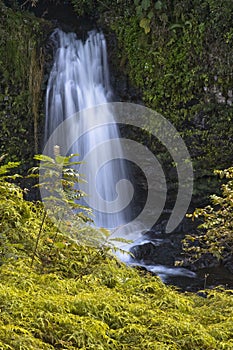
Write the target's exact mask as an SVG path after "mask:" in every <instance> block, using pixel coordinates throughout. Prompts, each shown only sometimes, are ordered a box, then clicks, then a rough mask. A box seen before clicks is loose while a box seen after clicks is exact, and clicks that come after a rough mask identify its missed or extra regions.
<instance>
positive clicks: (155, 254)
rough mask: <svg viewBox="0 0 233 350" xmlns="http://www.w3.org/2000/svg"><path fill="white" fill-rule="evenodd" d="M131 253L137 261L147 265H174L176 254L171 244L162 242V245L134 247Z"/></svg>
mask: <svg viewBox="0 0 233 350" xmlns="http://www.w3.org/2000/svg"><path fill="white" fill-rule="evenodd" d="M130 251H131V253H132V254H133V255H134V257H135V259H136V260H137V261H140V262H143V263H144V264H146V265H153V264H161V265H166V266H173V265H174V261H175V254H174V249H173V246H172V244H171V243H170V242H162V243H161V244H156V243H152V242H150V243H145V244H142V245H138V246H134V247H132V248H131V250H130Z"/></svg>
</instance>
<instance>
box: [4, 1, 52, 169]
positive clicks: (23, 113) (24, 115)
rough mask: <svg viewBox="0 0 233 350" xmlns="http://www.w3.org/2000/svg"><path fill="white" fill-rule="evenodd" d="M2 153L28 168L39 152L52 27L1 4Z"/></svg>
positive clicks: (27, 14)
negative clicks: (45, 56)
mask: <svg viewBox="0 0 233 350" xmlns="http://www.w3.org/2000/svg"><path fill="white" fill-rule="evenodd" d="M0 17H1V25H0V37H1V39H0V40H1V45H0V47H1V48H0V57H1V68H0V81H1V89H0V103H1V112H0V122H1V132H0V139H1V143H0V151H1V153H8V154H11V159H13V160H23V161H24V164H25V167H28V163H30V160H32V155H33V153H34V152H37V151H38V143H39V142H40V135H39V131H38V127H37V125H38V122H39V119H40V118H42V104H41V103H42V100H41V98H42V95H43V91H42V78H43V49H42V45H43V40H44V38H45V36H46V31H47V30H48V28H49V26H48V25H46V24H45V22H44V21H43V20H39V19H37V18H35V17H34V16H33V15H31V14H29V13H26V12H24V13H21V12H17V11H13V10H12V9H10V8H7V7H5V5H4V4H3V2H2V1H1V2H0Z"/></svg>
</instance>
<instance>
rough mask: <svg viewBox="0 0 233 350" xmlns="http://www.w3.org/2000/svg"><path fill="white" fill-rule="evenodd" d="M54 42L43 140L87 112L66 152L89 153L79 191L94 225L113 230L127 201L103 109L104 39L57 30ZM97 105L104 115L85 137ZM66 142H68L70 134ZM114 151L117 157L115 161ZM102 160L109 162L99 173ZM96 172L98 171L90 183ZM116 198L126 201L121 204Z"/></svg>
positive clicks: (106, 96)
mask: <svg viewBox="0 0 233 350" xmlns="http://www.w3.org/2000/svg"><path fill="white" fill-rule="evenodd" d="M53 40H54V42H55V44H56V45H57V50H56V54H55V59H54V65H53V68H52V71H51V73H50V78H49V82H48V87H47V94H46V123H45V139H46V140H47V139H48V137H49V136H50V135H51V134H52V132H53V131H54V130H55V129H56V128H57V127H58V125H59V124H61V123H62V122H63V121H65V120H66V119H67V118H69V117H71V116H72V115H73V114H74V113H77V112H78V111H87V112H85V113H80V119H79V132H80V130H81V134H83V136H82V137H81V138H80V140H78V141H77V142H76V143H75V145H73V146H72V148H71V151H72V153H79V154H80V159H85V156H86V155H87V154H88V155H89V156H88V164H87V167H85V173H84V175H85V178H86V180H87V185H84V186H85V187H84V190H85V192H86V193H87V194H88V200H89V202H90V203H91V205H89V206H91V207H94V209H93V212H94V216H95V219H94V221H95V223H96V225H97V226H99V227H100V226H101V227H106V228H111V229H112V228H115V227H118V226H120V225H123V224H124V223H125V222H126V216H127V210H120V212H117V208H119V207H120V208H123V207H124V201H125V202H127V198H126V197H127V193H124V183H123V182H122V180H124V179H126V178H127V176H128V175H127V170H126V166H125V163H124V161H123V160H120V159H119V158H123V156H122V150H121V145H120V141H119V137H120V135H119V130H118V126H117V124H116V123H115V122H114V115H113V114H112V113H111V111H110V109H109V107H108V105H107V103H108V102H110V101H111V98H112V91H111V88H110V82H109V69H108V61H107V49H106V41H105V38H104V35H103V34H102V33H97V32H96V31H91V32H89V33H88V38H87V40H86V41H85V42H83V41H82V40H78V39H77V37H76V35H75V34H74V33H64V32H63V31H61V30H59V29H57V30H56V31H55V32H54V33H53ZM105 104H106V105H105ZM97 105H103V106H105V107H104V113H101V115H99V116H98V115H97V116H96V118H99V119H100V124H101V125H103V126H101V127H98V128H94V130H92V131H89V132H88V133H85V130H89V129H91V127H92V126H93V116H92V115H91V114H92V113H93V112H92V110H91V109H90V108H91V107H94V106H97ZM88 108H89V110H88ZM75 128H76V125H72V130H71V131H72V132H73V129H75ZM82 130H83V132H82ZM66 138H67V139H69V132H68V134H67V135H66ZM111 139H114V146H112V147H111V145H110V144H109V143H108V145H107V146H106V147H105V148H104V150H102V151H101V152H99V153H97V154H96V152H95V150H96V149H97V147H98V146H99V145H101V144H102V143H103V142H106V141H108V140H111ZM117 140H118V143H117ZM58 142H59V141H58ZM116 150H117V154H118V155H119V158H118V159H115V158H114V154H115V152H116ZM101 157H102V158H105V159H109V160H110V161H109V162H106V164H105V165H104V166H103V167H102V168H101V169H98V166H99V164H100V158H101ZM111 160H112V161H111ZM96 170H98V173H97V177H96V179H95V175H96ZM119 181H120V182H121V185H122V186H121V189H122V188H123V190H121V193H120V194H119V193H117V191H116V190H117V183H118V182H119ZM96 192H97V193H98V194H96ZM121 195H123V197H125V198H123V201H122V200H121V199H120V196H121ZM119 201H121V202H120V203H119ZM83 204H85V203H83Z"/></svg>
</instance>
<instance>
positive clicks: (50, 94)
mask: <svg viewBox="0 0 233 350" xmlns="http://www.w3.org/2000/svg"><path fill="white" fill-rule="evenodd" d="M53 40H54V42H55V44H56V46H57V50H56V54H55V60H54V65H53V68H52V71H51V73H50V78H49V82H48V86H47V94H46V123H45V140H46V141H47V140H48V138H49V137H50V135H51V134H52V133H53V131H54V130H55V129H56V128H57V127H58V126H59V125H61V123H63V122H64V121H66V120H67V118H70V117H71V116H72V115H74V114H75V113H77V112H79V120H78V130H79V135H82V136H81V137H80V138H79V139H78V141H77V142H75V143H74V144H73V145H72V147H71V148H70V151H71V152H69V153H79V154H80V160H82V159H85V160H87V163H88V164H87V167H86V168H85V171H84V172H83V173H84V174H85V176H86V180H87V185H86V187H85V192H86V193H87V194H88V196H89V199H90V201H89V202H88V204H91V205H89V206H90V207H92V208H94V210H93V211H94V215H95V223H96V225H97V226H99V227H100V226H101V227H106V228H109V229H112V228H116V227H119V226H121V227H123V228H124V225H125V223H127V222H130V216H131V213H130V210H129V209H128V208H130V206H129V205H128V203H129V202H130V200H131V199H132V192H131V193H129V192H130V191H129V190H130V187H129V184H128V185H127V184H126V183H124V179H127V178H129V175H128V171H127V167H126V165H125V163H124V161H123V160H122V159H124V157H123V153H122V149H121V143H120V141H119V130H118V126H117V124H116V123H115V121H114V115H113V113H112V112H111V110H110V107H109V103H108V102H110V101H111V97H112V91H111V88H110V83H109V70H108V63H107V51H106V42H105V39H104V36H103V34H102V33H96V32H95V31H92V32H90V33H89V36H88V38H87V40H86V41H85V43H83V42H82V41H81V40H78V39H77V37H76V35H75V34H74V33H68V34H67V33H64V32H63V31H61V30H59V29H57V30H56V31H55V32H54V34H53ZM100 105H101V113H98V111H96V110H95V109H93V107H94V106H100ZM82 111H83V112H82ZM93 117H94V118H93ZM96 119H97V120H98V122H97V124H96V123H95V120H96ZM75 120H76V119H75ZM96 125H97V127H96ZM71 129H72V130H70V129H69V130H66V135H61V137H62V138H63V137H65V138H66V139H68V140H69V138H70V139H71V138H72V137H71V133H75V132H76V129H77V125H75V124H72V128H71ZM86 130H88V132H86ZM111 140H114V142H113V143H112V145H111V142H109V141H111ZM59 141H60V139H58V140H56V142H57V144H58V145H59ZM105 142H107V146H105V144H104V143H105ZM54 145H55V144H54ZM100 146H101V147H102V148H101V147H100ZM99 148H101V151H98V152H96V150H97V149H99ZM116 155H117V156H116ZM102 157H103V160H104V161H105V160H106V159H107V160H108V161H106V162H105V163H104V162H103V161H102ZM103 163H104V165H103V166H102V167H101V168H100V169H99V164H103ZM119 183H120V186H118V185H119ZM125 185H126V187H124V186H125ZM96 192H97V193H98V195H96V194H95V195H93V193H96ZM84 204H85V203H84ZM119 208H120V209H121V210H119ZM141 231H142V227H140V226H139V227H136V228H135V227H134V229H133V230H132V231H131V232H128V235H127V236H124V234H122V233H125V232H124V231H122V230H121V229H120V230H119V233H120V234H121V236H123V237H124V238H127V239H132V240H133V243H132V244H131V245H128V246H127V245H126V246H122V248H123V249H126V250H130V248H131V247H132V246H134V245H140V244H145V243H147V242H152V244H155V245H160V242H159V241H160V240H156V239H155V240H154V241H153V239H152V240H149V241H147V240H146V236H143V234H142V233H141ZM161 241H162V240H161ZM127 260H128V261H127V262H130V258H129V257H128V258H127ZM139 264H140V265H142V266H145V267H146V268H147V269H148V270H150V271H154V272H156V273H157V274H158V275H160V276H161V277H163V278H165V276H166V275H186V276H189V277H193V275H192V273H191V272H190V271H187V270H186V271H185V269H177V268H172V267H169V268H167V267H165V266H162V265H154V266H150V265H143V262H141V261H140V263H139Z"/></svg>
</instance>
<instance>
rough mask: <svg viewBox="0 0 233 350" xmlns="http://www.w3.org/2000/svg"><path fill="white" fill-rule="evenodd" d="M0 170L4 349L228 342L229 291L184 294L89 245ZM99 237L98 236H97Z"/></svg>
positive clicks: (215, 345)
mask: <svg viewBox="0 0 233 350" xmlns="http://www.w3.org/2000/svg"><path fill="white" fill-rule="evenodd" d="M14 166H16V164H12V163H10V164H8V165H4V166H1V167H0V173H1V177H0V204H1V211H0V213H1V214H0V215H1V226H0V234H1V240H0V247H1V251H0V257H1V266H0V276H1V282H0V308H1V317H0V347H1V349H3V350H10V349H12V350H13V349H14V350H22V349H25V350H29V349H32V350H35V349H38V350H39V349H40V350H41V349H67V350H68V349H70V350H71V349H103V350H106V349H132V348H133V349H138V350H139V349H140V350H141V349H159V350H161V349H164V350H165V349H176V350H177V349H184V350H188V349H190V350H193V349H200V350H204V349H209V350H210V349H218V350H219V349H231V348H233V342H232V337H231V335H232V331H233V329H232V324H233V322H232V321H233V318H232V310H233V301H232V295H231V292H230V291H228V292H227V291H218V290H212V291H208V292H207V298H202V297H200V296H198V295H194V294H193V295H192V294H188V293H186V294H180V293H179V292H178V291H176V290H175V288H172V287H167V286H165V285H164V284H163V283H162V282H161V281H160V279H159V278H157V277H155V276H151V275H150V274H145V273H142V272H140V273H139V272H138V271H137V270H134V269H132V268H128V267H126V266H125V265H123V264H122V263H120V262H119V261H117V260H116V258H115V257H113V255H112V253H111V250H110V249H109V248H110V247H109V246H108V245H106V244H102V243H101V244H99V245H95V246H93V245H90V244H89V242H88V236H89V234H90V232H89V231H88V228H87V227H86V228H85V229H83V230H85V232H84V233H85V235H86V240H85V239H82V240H79V239H78V238H79V237H80V236H82V231H81V230H80V228H79V227H77V232H76V233H77V239H73V238H72V237H71V236H69V235H68V234H67V233H68V232H67V231H66V232H65V233H63V231H61V229H60V230H59V232H57V227H55V226H54V224H53V223H52V222H51V221H50V220H49V219H48V218H47V217H46V220H45V222H44V225H43V231H42V235H41V238H40V240H39V244H38V249H37V252H36V260H35V264H34V265H33V266H32V265H31V259H32V256H33V251H34V246H35V242H36V237H37V234H38V232H39V231H40V227H41V222H42V220H43V217H44V209H43V207H42V206H41V204H39V203H32V202H27V201H26V200H24V199H23V191H22V190H21V189H20V188H18V187H17V186H16V185H14V184H13V183H12V176H13V178H15V177H16V176H15V175H12V176H11V177H9V176H7V171H10V170H11V169H13V167H14ZM93 234H96V237H98V239H97V238H96V242H97V241H99V243H100V240H101V236H103V235H100V233H98V231H96V230H94V229H93V230H92V235H93Z"/></svg>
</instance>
